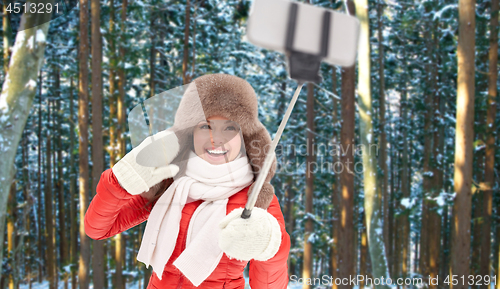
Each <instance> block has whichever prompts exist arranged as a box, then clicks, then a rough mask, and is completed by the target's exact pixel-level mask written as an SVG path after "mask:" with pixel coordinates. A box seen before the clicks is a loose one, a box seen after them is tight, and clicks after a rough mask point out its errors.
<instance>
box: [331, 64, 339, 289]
mask: <svg viewBox="0 0 500 289" xmlns="http://www.w3.org/2000/svg"><path fill="white" fill-rule="evenodd" d="M332 92H333V93H334V94H336V95H338V93H337V68H336V67H335V66H333V67H332ZM332 111H333V112H332V123H333V127H334V130H333V136H332V142H333V145H334V146H337V145H338V141H339V138H338V133H337V128H338V127H339V125H338V124H339V121H338V114H337V111H338V100H337V99H334V100H333V109H332ZM337 163H338V164H340V157H339V156H338V155H333V166H334V168H336V167H337ZM333 177H334V181H333V185H332V224H331V226H332V240H333V242H332V245H331V250H330V276H332V277H333V280H335V279H336V278H337V277H338V262H339V258H338V254H339V252H338V246H339V240H338V239H339V224H340V223H339V217H340V214H339V208H340V190H339V188H340V180H339V177H338V174H337V173H335V174H334V176H333ZM332 283H333V284H332V289H337V285H336V284H335V282H332Z"/></svg>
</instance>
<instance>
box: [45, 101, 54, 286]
mask: <svg viewBox="0 0 500 289" xmlns="http://www.w3.org/2000/svg"><path fill="white" fill-rule="evenodd" d="M47 106H48V109H47V111H48V112H47V114H48V118H49V120H48V121H47V123H48V125H49V127H50V102H49V103H48V105H47ZM51 138H52V136H51V135H50V132H47V147H46V163H47V175H46V176H47V178H46V181H45V196H44V200H45V228H46V230H45V241H46V249H45V250H46V251H45V254H46V255H45V257H46V259H47V272H48V279H49V288H50V289H55V288H57V287H56V278H57V271H56V258H55V255H56V254H55V253H56V252H55V243H54V240H55V238H54V235H53V233H54V217H53V212H52V210H53V208H52V202H53V198H52V168H51V164H52V152H51Z"/></svg>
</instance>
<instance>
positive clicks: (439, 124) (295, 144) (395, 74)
mask: <svg viewBox="0 0 500 289" xmlns="http://www.w3.org/2000/svg"><path fill="white" fill-rule="evenodd" d="M8 4H9V1H8V0H6V1H4V2H3V6H2V7H3V25H2V30H1V32H2V38H1V41H2V42H3V46H2V47H1V48H0V49H1V50H2V52H3V53H2V55H3V57H2V58H0V62H1V63H2V67H3V69H2V70H1V72H0V79H1V80H2V83H4V85H3V89H2V94H1V96H0V151H1V152H2V156H1V162H0V224H1V225H0V238H3V239H1V241H2V242H0V259H1V260H2V267H1V270H2V274H1V281H0V288H20V286H21V287H23V288H32V286H35V285H36V284H37V283H42V282H47V283H48V286H49V288H59V287H58V285H59V286H64V288H70V287H71V288H77V287H78V288H82V289H83V288H89V286H93V288H119V289H121V288H126V287H129V286H130V285H129V284H131V283H133V282H135V284H139V285H138V286H139V288H141V287H142V288H146V286H147V283H148V280H149V277H150V274H151V272H150V270H147V269H146V268H145V266H144V265H143V264H142V263H140V262H138V261H137V260H136V255H137V252H138V248H139V245H140V243H141V236H142V233H143V231H144V227H145V223H143V224H141V225H139V226H136V227H134V228H132V229H129V230H128V231H126V232H123V233H121V234H119V235H116V236H114V237H113V238H110V239H107V240H101V241H93V240H91V239H90V238H88V237H87V236H86V234H85V232H84V229H83V217H84V214H85V211H86V209H87V207H88V204H89V202H90V200H91V199H92V196H93V195H94V194H95V186H96V185H97V182H98V180H99V177H100V174H101V173H102V172H103V171H104V170H105V169H107V168H110V167H112V166H113V165H114V164H115V163H116V162H117V161H118V160H119V159H120V158H121V157H122V156H123V155H124V154H125V153H126V152H128V151H129V150H130V149H131V144H130V140H129V134H128V129H127V124H126V121H125V119H126V116H127V112H128V111H129V110H130V109H132V108H133V107H135V106H136V105H138V104H139V103H140V102H142V101H144V100H146V99H148V98H149V97H151V96H153V95H155V94H158V93H161V92H162V91H165V90H168V89H171V88H173V87H177V86H180V85H182V84H186V83H189V82H190V81H191V80H192V79H194V78H196V77H197V76H200V75H204V74H208V73H228V74H233V75H237V76H240V77H242V78H244V79H246V80H248V81H249V82H250V84H251V85H252V86H253V87H254V89H255V91H256V93H257V95H258V98H259V118H260V120H261V121H262V122H263V123H264V125H265V126H266V128H267V129H268V131H269V132H270V133H271V135H273V134H274V132H275V131H276V129H277V127H278V125H279V123H280V121H281V116H282V115H283V113H284V110H285V109H286V106H287V104H288V102H289V100H290V97H291V94H292V93H293V91H294V89H295V87H296V83H295V82H294V81H293V80H291V79H289V78H288V77H287V72H286V59H285V57H284V55H282V54H280V53H276V52H273V51H269V50H266V49H261V48H258V47H256V46H254V45H252V44H250V43H248V42H247V41H246V38H245V25H246V20H247V17H248V13H249V9H250V5H251V2H250V1H247V0H227V1H222V0H185V1H184V0H181V1H178V0H172V1H159V0H102V1H100V0H90V1H89V0H80V1H79V3H78V5H77V6H76V7H75V8H74V9H72V10H71V11H68V12H67V13H66V14H64V15H62V16H59V17H57V18H55V19H53V20H52V21H51V22H50V23H46V24H43V25H40V26H38V27H35V28H32V29H26V30H23V31H17V30H18V27H17V26H16V25H11V24H12V23H11V21H10V20H9V13H7V12H6V9H7V7H8ZM312 4H314V5H316V6H320V7H325V8H331V9H335V10H338V11H340V12H344V13H350V14H352V15H356V16H357V17H358V18H359V19H360V23H361V27H362V29H361V32H362V33H361V36H360V42H359V46H360V48H359V53H358V62H357V64H356V65H355V66H353V67H349V68H341V67H335V66H329V65H326V64H322V66H321V73H322V76H323V79H324V80H323V82H321V83H320V84H308V85H307V87H306V89H304V91H303V93H302V94H301V96H300V98H299V100H298V102H297V104H296V106H295V109H294V111H293V113H292V117H291V118H290V121H289V123H288V125H287V128H286V129H285V131H284V134H283V137H282V139H281V142H280V145H279V147H278V150H277V156H278V162H279V169H278V171H277V174H276V176H275V177H274V179H273V185H274V186H275V191H276V195H277V197H278V199H279V201H280V204H281V206H282V210H283V214H284V217H285V222H286V226H287V232H288V233H289V234H290V237H291V241H292V247H291V250H290V257H289V260H288V267H289V274H290V275H295V276H298V277H300V278H314V277H321V276H322V275H329V276H332V277H333V278H345V277H349V276H353V275H356V274H360V275H367V276H371V277H385V278H387V277H389V276H390V277H391V278H392V279H393V280H396V278H413V277H418V278H423V280H424V286H425V287H433V288H436V287H440V288H441V287H453V288H455V287H457V288H466V287H469V286H468V285H467V284H458V285H453V284H451V283H450V284H446V283H445V282H443V281H444V277H445V276H447V275H450V274H452V275H453V274H457V276H461V275H464V276H468V275H469V274H474V275H478V276H482V277H481V280H482V281H481V282H477V281H478V278H477V277H475V279H474V282H473V283H474V284H473V285H472V286H470V287H487V286H490V287H491V286H496V288H500V282H498V281H499V280H496V283H495V284H493V280H494V279H493V277H494V276H498V273H499V257H498V256H499V253H500V251H499V248H500V206H499V205H500V194H499V175H498V174H499V169H500V165H499V163H500V160H499V158H500V152H499V150H495V148H496V147H497V145H498V141H499V140H498V138H497V136H498V128H499V120H500V118H499V116H498V109H497V105H498V99H497V98H498V93H497V92H498V81H499V80H498V64H499V58H498V0H477V3H476V2H475V1H472V0H460V1H459V2H458V3H457V2H455V1H451V0H433V1H429V0H422V1H419V0H386V1H381V0H359V1H358V0H357V1H355V2H351V1H345V2H341V1H326V0H315V1H312ZM26 17H27V18H28V21H29V17H30V16H29V14H28V15H27V16H26ZM30 37H31V38H30ZM33 37H34V38H33ZM33 39H36V41H35V40H33ZM29 41H32V42H29ZM336 45H341V44H336ZM312 144H314V145H312ZM341 167H342V168H343V169H342V171H340V168H341ZM349 171H350V172H349ZM437 275H439V276H440V283H439V285H432V284H431V285H429V282H428V280H429V279H428V278H430V277H435V276H437ZM486 276H488V277H486ZM466 278H467V277H466ZM486 279H488V280H490V281H491V282H490V281H489V282H486ZM137 282H138V283H137ZM460 283H461V282H460ZM486 283H489V284H486ZM89 284H91V285H89ZM317 284H319V283H317ZM363 285H364V284H359V286H363ZM313 287H314V288H326V287H332V288H337V287H342V288H352V287H353V286H352V285H339V286H337V285H336V284H329V285H324V284H323V285H309V284H304V285H303V288H313ZM370 287H371V286H370ZM376 287H387V286H382V285H379V286H376ZM398 287H408V288H410V287H415V286H414V285H405V286H398Z"/></svg>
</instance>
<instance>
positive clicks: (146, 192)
mask: <svg viewBox="0 0 500 289" xmlns="http://www.w3.org/2000/svg"><path fill="white" fill-rule="evenodd" d="M194 83H195V86H193V85H191V86H190V88H188V90H187V91H186V93H185V94H184V96H183V99H182V101H181V104H180V106H179V109H178V111H177V114H176V118H175V125H174V127H175V126H178V125H179V124H189V123H191V124H194V125H193V126H191V127H192V129H189V130H184V132H183V133H176V136H175V137H176V138H178V140H179V143H181V144H185V143H188V144H189V146H178V145H176V144H175V142H174V143H173V145H172V147H171V148H170V149H169V152H172V153H171V154H170V155H169V157H168V161H169V163H171V164H170V165H169V166H166V167H162V168H147V167H142V166H140V165H138V164H137V163H135V155H134V153H132V152H130V153H128V154H127V155H126V156H125V157H124V158H123V159H122V160H120V161H119V162H118V163H117V164H116V165H115V166H114V167H113V169H108V170H106V171H105V172H104V173H103V174H102V176H101V179H100V181H99V184H98V186H97V194H96V196H95V197H94V198H93V200H92V202H91V204H90V206H89V208H88V210H87V213H86V215H85V230H86V233H87V235H88V236H89V237H91V238H93V239H96V240H99V239H105V238H109V237H111V236H114V235H116V234H118V233H120V232H123V231H125V230H127V229H129V228H131V227H133V226H135V225H137V224H140V223H142V222H143V221H145V220H148V223H147V226H146V230H145V233H144V237H143V242H142V244H141V248H140V250H139V254H138V257H137V258H138V260H139V261H141V262H144V263H145V264H146V265H147V266H149V265H150V264H151V265H152V266H153V274H152V276H151V279H150V282H149V286H148V288H241V289H242V288H244V286H245V280H244V278H243V270H244V268H245V266H246V265H247V263H248V262H247V261H242V260H249V259H250V261H249V262H250V268H249V275H250V286H251V287H252V289H260V288H277V289H280V288H286V287H287V283H288V275H287V269H288V268H287V258H288V253H289V249H290V238H289V235H288V234H287V232H286V231H285V224H284V219H283V215H282V213H281V209H280V205H279V203H278V200H277V198H276V196H274V189H273V188H272V186H271V185H270V183H269V181H270V180H271V178H272V177H273V175H274V170H275V164H273V166H272V168H271V171H270V172H269V174H268V176H267V178H266V183H265V184H264V186H263V188H262V190H261V192H260V193H259V197H258V200H257V202H256V208H254V212H252V217H251V218H250V219H249V220H259V222H262V224H268V223H269V224H271V225H269V226H268V227H267V228H268V229H269V230H268V231H266V232H255V234H248V235H247V236H250V237H249V238H248V239H249V240H248V242H247V243H245V240H243V241H242V240H241V238H240V239H239V240H235V242H233V243H234V246H235V247H236V248H238V246H239V247H241V248H244V249H243V250H240V251H241V254H240V255H237V256H231V257H234V258H231V257H229V256H227V255H226V254H225V253H223V252H222V251H221V249H220V248H219V246H217V245H218V244H219V242H222V241H221V240H220V239H219V233H218V232H219V229H220V227H219V226H220V225H219V224H221V223H223V222H221V221H224V220H226V219H227V217H229V216H226V215H228V214H230V213H231V212H233V211H234V212H233V213H237V212H236V211H235V210H236V209H240V208H242V207H244V206H245V203H246V201H247V194H248V193H249V192H250V190H251V185H252V183H253V181H254V178H255V176H254V175H255V174H258V173H259V171H260V168H261V166H262V163H263V162H264V158H265V148H266V146H268V145H269V143H270V136H269V134H268V133H267V131H266V130H265V128H264V126H263V125H262V124H261V123H260V121H259V120H258V118H257V98H256V96H255V92H254V91H253V89H252V88H251V86H250V85H249V84H248V83H247V82H246V81H245V80H243V79H240V78H238V77H235V76H229V75H224V74H215V75H206V76H202V77H200V78H197V79H196V80H195V81H194ZM193 87H194V88H193ZM194 92H196V93H194ZM194 95H196V97H195V96H194ZM198 98H199V101H201V105H202V106H203V111H204V115H205V117H206V120H201V121H200V120H196V121H195V122H194V123H193V121H194V119H193V117H192V113H191V111H192V107H193V103H194V102H195V99H196V100H198ZM245 152H246V153H245ZM186 160H187V161H186ZM176 164H177V165H178V166H177V165H176ZM179 167H180V168H179ZM174 176H175V181H173V179H172V178H173V177H174ZM166 188H167V189H166ZM165 189H166V191H165ZM261 211H262V212H264V213H262V212H261ZM233 215H234V214H233ZM254 215H255V217H254ZM259 218H260V219H259ZM226 223H227V222H226ZM259 225H260V224H259ZM264 227H265V226H264ZM257 233H258V234H257ZM254 235H255V236H259V237H258V238H261V239H258V240H257V241H255V240H256V239H253V238H254ZM262 236H263V237H262ZM225 243H226V244H227V243H230V244H231V243H232V242H231V240H229V242H228V240H227V239H226V240H225ZM239 256H241V257H239ZM248 256H251V257H250V258H247V257H248Z"/></svg>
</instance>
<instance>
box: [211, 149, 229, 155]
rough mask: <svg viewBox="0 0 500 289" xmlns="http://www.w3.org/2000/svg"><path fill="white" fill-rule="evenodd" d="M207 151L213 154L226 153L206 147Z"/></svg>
mask: <svg viewBox="0 0 500 289" xmlns="http://www.w3.org/2000/svg"><path fill="white" fill-rule="evenodd" d="M207 151H208V153H210V154H215V155H223V154H225V153H227V151H219V150H209V149H207Z"/></svg>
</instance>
